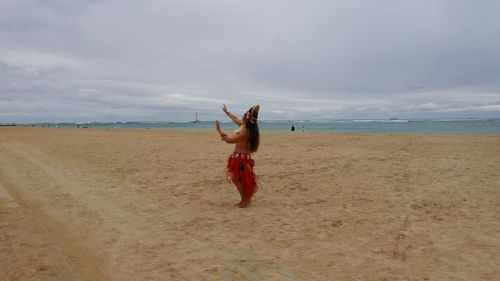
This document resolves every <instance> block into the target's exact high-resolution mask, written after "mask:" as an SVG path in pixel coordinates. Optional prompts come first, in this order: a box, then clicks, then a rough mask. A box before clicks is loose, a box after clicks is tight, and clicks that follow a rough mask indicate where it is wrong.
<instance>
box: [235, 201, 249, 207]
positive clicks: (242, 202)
mask: <svg viewBox="0 0 500 281" xmlns="http://www.w3.org/2000/svg"><path fill="white" fill-rule="evenodd" d="M248 206H250V202H246V201H241V202H240V203H239V204H238V207H240V208H247V207H248Z"/></svg>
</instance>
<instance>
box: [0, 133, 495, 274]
mask: <svg viewBox="0 0 500 281" xmlns="http://www.w3.org/2000/svg"><path fill="white" fill-rule="evenodd" d="M261 137H262V141H261V142H262V147H261V150H260V151H259V152H258V153H256V154H255V155H254V159H255V161H256V171H257V173H258V175H259V180H260V190H259V191H258V192H257V195H256V196H255V198H254V202H253V204H252V206H251V207H250V208H247V209H240V208H236V207H234V206H233V205H234V203H236V202H238V201H239V196H238V193H237V191H236V190H235V189H234V187H233V186H231V185H230V184H229V183H227V181H226V180H225V178H224V166H225V161H226V157H227V155H229V153H230V152H231V151H232V147H231V146H230V145H227V144H224V143H222V142H220V140H219V139H218V137H217V135H216V133H215V132H193V131H167V130H165V131H163V130H148V129H135V130H134V129H131V130H120V129H61V128H6V127H5V128H0V280H93V281H94V280H95V281H101V280H102V281H109V280H120V281H126V280H495V278H497V277H498V276H499V275H500V266H499V265H500V258H499V257H498V253H500V212H499V210H500V168H499V167H500V135H435V134H401V135H400V134H392V135H390V134H361V133H302V132H295V133H291V132H283V133H270V132H263V133H262V135H261Z"/></svg>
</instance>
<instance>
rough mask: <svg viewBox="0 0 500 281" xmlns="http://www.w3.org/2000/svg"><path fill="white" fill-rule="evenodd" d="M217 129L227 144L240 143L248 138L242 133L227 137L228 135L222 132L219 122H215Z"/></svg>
mask: <svg viewBox="0 0 500 281" xmlns="http://www.w3.org/2000/svg"><path fill="white" fill-rule="evenodd" d="M215 129H216V130H217V132H218V133H219V135H220V139H221V140H223V141H225V142H227V143H238V142H241V141H243V140H245V137H246V135H245V134H244V133H242V132H238V133H236V134H232V135H227V134H226V133H224V132H223V131H222V130H221V128H220V123H219V121H218V120H216V121H215Z"/></svg>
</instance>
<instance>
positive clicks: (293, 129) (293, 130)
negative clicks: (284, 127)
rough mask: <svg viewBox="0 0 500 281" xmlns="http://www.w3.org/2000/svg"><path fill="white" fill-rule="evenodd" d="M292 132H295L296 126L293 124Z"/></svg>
mask: <svg viewBox="0 0 500 281" xmlns="http://www.w3.org/2000/svg"><path fill="white" fill-rule="evenodd" d="M292 132H295V126H294V125H293V124H292Z"/></svg>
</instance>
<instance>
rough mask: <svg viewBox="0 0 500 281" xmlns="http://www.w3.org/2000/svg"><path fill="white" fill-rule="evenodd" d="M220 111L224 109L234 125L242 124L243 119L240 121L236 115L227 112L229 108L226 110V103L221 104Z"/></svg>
mask: <svg viewBox="0 0 500 281" xmlns="http://www.w3.org/2000/svg"><path fill="white" fill-rule="evenodd" d="M222 111H224V113H226V115H227V116H228V117H229V118H231V120H233V122H234V123H236V125H238V126H241V125H243V121H241V120H240V119H239V118H238V117H236V116H235V115H234V114H232V113H231V112H229V110H227V107H226V105H225V104H224V105H222Z"/></svg>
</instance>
